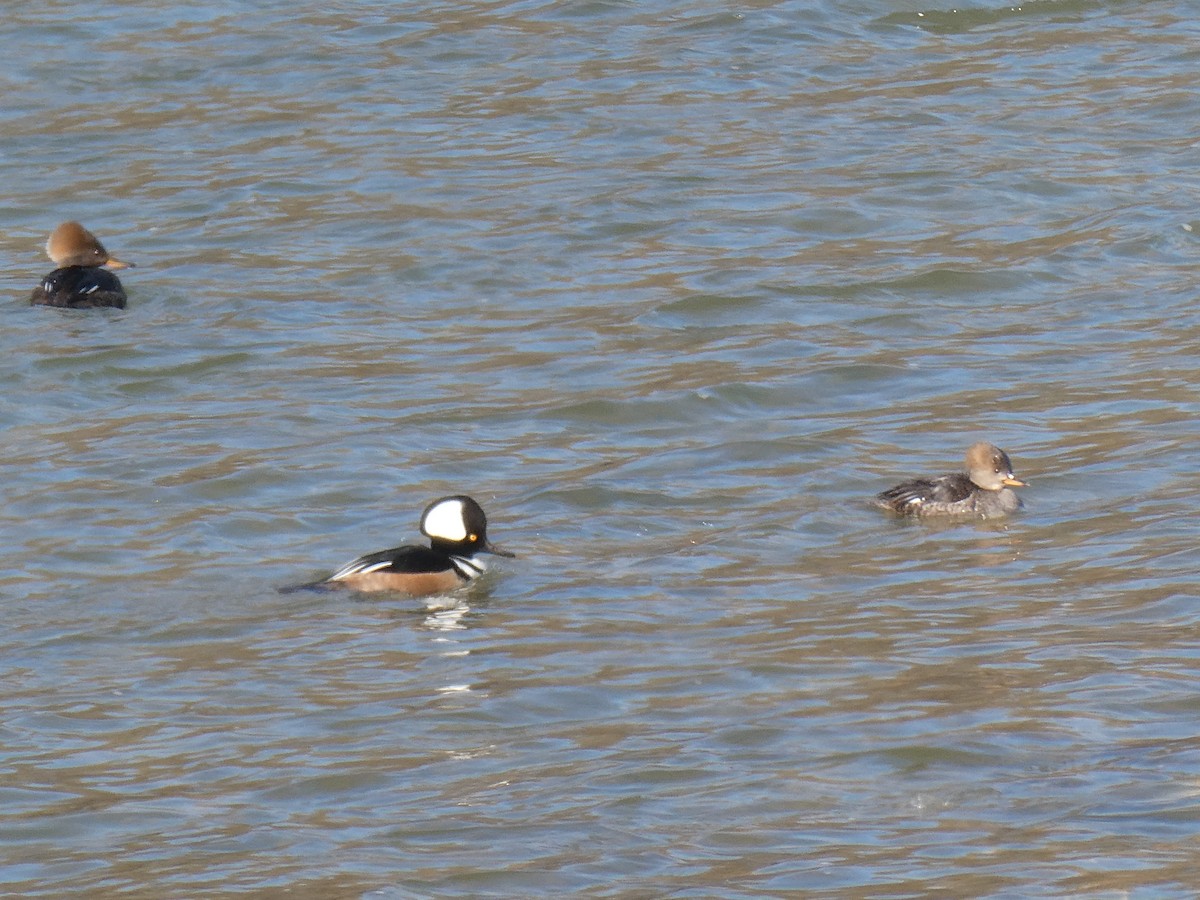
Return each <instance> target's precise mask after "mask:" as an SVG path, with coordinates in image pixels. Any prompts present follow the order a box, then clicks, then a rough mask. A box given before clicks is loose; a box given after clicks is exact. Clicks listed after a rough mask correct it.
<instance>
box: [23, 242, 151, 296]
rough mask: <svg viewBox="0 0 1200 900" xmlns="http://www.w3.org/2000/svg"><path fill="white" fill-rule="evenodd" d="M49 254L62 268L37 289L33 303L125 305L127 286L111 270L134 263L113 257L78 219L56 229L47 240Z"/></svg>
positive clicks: (130, 266) (127, 266) (130, 265)
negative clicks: (122, 285) (124, 286)
mask: <svg viewBox="0 0 1200 900" xmlns="http://www.w3.org/2000/svg"><path fill="white" fill-rule="evenodd" d="M46 255H47V256H49V257H50V259H52V260H53V261H54V264H55V265H56V266H58V268H57V269H55V270H54V271H53V272H51V273H50V274H49V275H47V276H46V277H45V278H43V279H42V283H41V284H39V285H38V286H37V287H35V288H34V289H33V295H32V296H31V297H30V298H29V302H30V303H31V304H32V305H34V306H64V307H68V308H70V309H91V308H93V307H98V306H111V307H115V308H117V309H124V308H125V289H124V288H123V287H121V281H120V279H118V278H117V276H116V275H114V274H113V273H112V272H110V271H108V269H127V268H132V267H133V263H127V262H121V260H119V259H116V258H115V257H112V256H109V255H108V251H107V250H105V249H104V245H103V244H101V243H100V241H99V240H97V239H96V236H95V235H94V234H92V233H91V232H90V231H88V230H87V229H86V228H84V227H83V226H82V225H80V224H79V223H78V222H63V223H62V224H61V225H59V226H58V227H57V228H55V229H54V231H53V232H52V233H51V235H50V240H48V241H46ZM102 266H107V268H101V267H102Z"/></svg>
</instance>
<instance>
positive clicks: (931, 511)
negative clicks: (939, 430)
mask: <svg viewBox="0 0 1200 900" xmlns="http://www.w3.org/2000/svg"><path fill="white" fill-rule="evenodd" d="M1008 486H1012V487H1024V486H1025V482H1024V481H1021V480H1019V479H1018V478H1016V477H1015V476H1014V475H1013V469H1012V463H1011V462H1010V461H1009V459H1008V454H1007V453H1005V452H1004V451H1003V450H1001V449H1000V448H999V447H997V446H996V445H994V444H989V443H987V442H986V441H980V442H979V443H977V444H972V445H971V446H970V448H969V449H968V450H967V471H966V473H961V472H955V473H954V474H951V475H942V476H941V477H939V478H917V479H914V480H912V481H906V482H904V483H903V484H898V485H896V486H895V487H894V488H891V489H889V490H886V491H884V492H883V493H882V494H879V495H878V496H876V498H875V505H876V506H879V507H882V508H883V509H886V510H889V511H891V512H895V513H899V514H900V515H902V516H920V517H925V516H961V515H974V516H980V517H982V518H985V519H990V518H994V517H996V516H1003V515H1007V514H1008V513H1011V512H1016V511H1017V510H1018V509H1020V508H1021V498H1020V497H1018V496H1017V495H1016V492H1015V491H1011V490H1009V489H1008Z"/></svg>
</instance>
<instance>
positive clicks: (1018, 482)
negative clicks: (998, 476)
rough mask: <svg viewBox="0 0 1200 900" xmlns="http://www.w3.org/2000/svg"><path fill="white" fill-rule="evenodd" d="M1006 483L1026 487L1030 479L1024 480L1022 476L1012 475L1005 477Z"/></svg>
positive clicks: (1011, 485)
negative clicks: (1015, 476)
mask: <svg viewBox="0 0 1200 900" xmlns="http://www.w3.org/2000/svg"><path fill="white" fill-rule="evenodd" d="M1004 483H1005V484H1007V485H1009V486H1010V487H1026V486H1027V485H1028V484H1029V482H1028V481H1022V480H1021V479H1020V478H1014V477H1013V476H1011V475H1009V476H1008V477H1007V478H1005V479H1004Z"/></svg>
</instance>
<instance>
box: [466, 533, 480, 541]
mask: <svg viewBox="0 0 1200 900" xmlns="http://www.w3.org/2000/svg"><path fill="white" fill-rule="evenodd" d="M467 540H468V541H477V540H479V535H477V534H468V535H467Z"/></svg>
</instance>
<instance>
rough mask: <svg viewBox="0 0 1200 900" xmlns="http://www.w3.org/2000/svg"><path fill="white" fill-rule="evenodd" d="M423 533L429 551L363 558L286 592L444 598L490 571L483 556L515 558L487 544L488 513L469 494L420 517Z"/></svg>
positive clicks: (438, 503)
mask: <svg viewBox="0 0 1200 900" xmlns="http://www.w3.org/2000/svg"><path fill="white" fill-rule="evenodd" d="M421 533H422V534H423V535H425V536H426V537H427V538H429V542H430V545H429V546H428V547H423V546H420V545H418V544H406V545H404V546H403V547H396V548H394V549H392V550H383V551H380V552H379V553H371V554H368V555H367V556H360V557H359V558H358V559H355V560H352V561H351V562H348V563H346V565H344V566H342V567H341V568H340V569H338V570H337V571H336V572H334V573H333V574H332V575H330V576H329V577H328V578H325V579H322V580H320V581H314V582H311V583H309V584H300V585H295V586H294V587H290V588H284V591H285V592H290V591H293V590H300V589H302V588H328V587H348V588H351V589H352V590H356V591H395V592H398V593H404V594H412V595H421V594H439V593H444V592H446V591H450V590H453V589H455V588H457V587H461V586H463V585H464V584H467V583H468V582H470V581H472V580H474V579H476V578H478V577H479V576H480V575H482V574H483V573H484V572H485V571H487V563H486V561H484V560H482V559H480V558H479V554H481V553H491V554H493V555H494V556H508V557H512V556H515V555H516V554H514V553H509V552H508V551H507V550H502V549H500V548H499V547H496V546H494V545H492V544H489V543H488V539H487V517H486V516H485V515H484V514H483V508H482V507H481V506H480V505H479V504H478V503H476V502H475V501H474V500H472V499H471V498H470V497H468V496H466V495H464V494H456V495H454V496H452V497H442V498H440V499H438V500H434V501H433V502H432V503H430V504H429V506H427V507H425V511H424V512H423V513H421Z"/></svg>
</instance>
